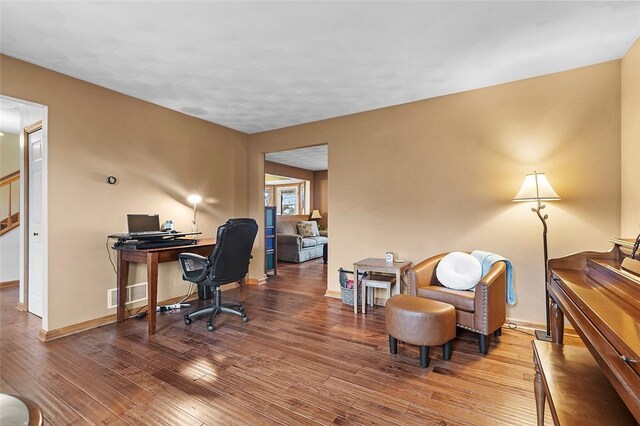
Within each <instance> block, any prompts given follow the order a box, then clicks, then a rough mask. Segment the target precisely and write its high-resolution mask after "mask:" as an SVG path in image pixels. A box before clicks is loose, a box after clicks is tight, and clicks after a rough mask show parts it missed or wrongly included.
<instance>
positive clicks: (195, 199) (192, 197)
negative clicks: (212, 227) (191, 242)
mask: <svg viewBox="0 0 640 426" xmlns="http://www.w3.org/2000/svg"><path fill="white" fill-rule="evenodd" d="M187 201H188V202H190V203H191V204H193V220H192V221H191V232H198V222H197V220H196V210H197V207H198V203H200V202H201V201H202V197H201V196H199V195H197V194H191V195H189V196H188V197H187Z"/></svg>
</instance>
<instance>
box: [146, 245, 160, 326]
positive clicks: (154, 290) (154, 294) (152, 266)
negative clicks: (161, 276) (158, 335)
mask: <svg viewBox="0 0 640 426" xmlns="http://www.w3.org/2000/svg"><path fill="white" fill-rule="evenodd" d="M147 302H148V308H149V334H154V333H155V332H156V305H157V304H158V253H156V252H150V253H147Z"/></svg>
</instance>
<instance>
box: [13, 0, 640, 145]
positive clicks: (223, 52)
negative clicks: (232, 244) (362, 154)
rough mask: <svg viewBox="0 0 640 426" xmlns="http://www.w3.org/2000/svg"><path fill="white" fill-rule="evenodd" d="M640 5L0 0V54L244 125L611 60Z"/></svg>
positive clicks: (295, 119) (281, 123)
mask: <svg viewBox="0 0 640 426" xmlns="http://www.w3.org/2000/svg"><path fill="white" fill-rule="evenodd" d="M639 23H640V2H573V1H571V2H552V1H542V2H478V1H476V2H392V1H387V2H367V1H359V2H325V1H318V2H270V1H258V2H212V1H183V2H163V1H157V2H149V1H140V2H138V1H121V2H95V1H92V2H77V1H62V2H59V1H50V2H42V1H37V2H27V1H2V2H1V3H0V26H1V32H0V37H1V38H0V40H1V41H0V51H2V52H3V53H5V54H7V55H9V56H13V57H16V58H19V59H23V60H25V61H28V62H32V63H35V64H37V65H41V66H43V67H46V68H50V69H53V70H55V71H59V72H61V73H64V74H68V75H71V76H74V77H77V78H80V79H82V80H86V81H89V82H92V83H95V84H98V85H100V86H104V87H107V88H110V89H113V90H116V91H119V92H122V93H126V94H129V95H131V96H135V97H137V98H141V99H144V100H147V101H150V102H153V103H156V104H159V105H163V106H166V107H168V108H171V109H174V110H177V111H182V112H184V113H186V114H189V115H193V116H196V117H200V118H203V119H205V120H208V121H212V122H215V123H218V124H221V125H224V126H227V127H230V128H233V129H237V130H241V131H244V132H247V133H255V132H260V131H264V130H270V129H275V128H281V127H286V126H291V125H295V124H300V123H306V122H311V121H316V120H320V119H326V118H331V117H336V116H341V115H346V114H351V113H356V112H361V111H366V110H371V109H375V108H380V107H386V106H391V105H397V104H401V103H406V102H410V101H415V100H420V99H426V98H431V97H434V96H440V95H445V94H449V93H455V92H460V91H464V90H469V89H475V88H479V87H486V86H490V85H494V84H498V83H504V82H508V81H513V80H518V79H523V78H527V77H532V76H536V75H542V74H548V73H552V72H557V71H562V70H567V69H571V68H576V67H580V66H584V65H589V64H594V63H598V62H603V61H608V60H612V59H618V58H620V57H622V56H623V55H624V53H625V52H626V51H627V50H628V48H629V47H630V46H631V44H632V43H633V42H634V40H636V39H637V38H638V37H639V36H640V25H639Z"/></svg>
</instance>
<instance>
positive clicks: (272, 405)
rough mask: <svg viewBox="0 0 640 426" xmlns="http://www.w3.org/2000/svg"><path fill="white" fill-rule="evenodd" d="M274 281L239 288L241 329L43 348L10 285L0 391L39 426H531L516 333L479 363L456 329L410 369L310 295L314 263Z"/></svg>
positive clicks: (136, 331) (318, 276)
mask: <svg viewBox="0 0 640 426" xmlns="http://www.w3.org/2000/svg"><path fill="white" fill-rule="evenodd" d="M278 273H279V276H278V277H275V278H270V279H269V283H268V284H267V285H265V286H260V287H255V286H248V287H247V288H246V303H245V308H246V311H247V313H248V314H249V317H250V319H251V321H250V322H249V323H247V324H243V323H242V322H241V320H240V318H239V317H237V316H234V315H223V316H222V317H220V318H219V319H218V320H217V322H216V327H217V328H216V330H215V331H214V332H212V333H209V332H207V329H206V326H205V323H206V320H205V319H198V320H196V321H194V323H193V324H192V325H191V326H185V325H184V323H183V321H182V316H183V315H184V311H183V312H177V311H175V312H171V313H168V314H161V315H158V333H157V334H155V335H154V336H152V337H149V336H147V333H146V322H145V321H140V320H135V319H130V320H127V321H125V322H124V323H122V324H111V325H107V326H103V327H100V328H98V329H95V330H90V331H87V332H83V333H79V334H76V335H73V336H69V337H66V338H62V339H58V340H54V341H51V342H49V343H41V342H39V341H38V340H37V339H36V336H37V332H38V328H39V326H40V321H39V319H38V318H36V317H33V316H31V315H28V314H25V313H22V312H18V311H17V310H15V309H14V307H15V305H16V302H17V291H18V290H17V288H5V289H1V290H0V297H1V301H0V305H1V306H0V324H1V325H0V332H1V335H0V345H1V349H0V352H1V358H0V362H1V367H0V368H1V370H0V379H1V380H0V387H1V391H2V392H5V393H10V394H20V395H22V396H24V397H26V398H29V399H31V400H33V401H34V402H36V403H37V404H38V405H39V406H40V407H41V409H42V411H43V414H44V417H45V422H46V424H53V425H66V424H73V425H76V424H102V423H105V424H131V425H141V424H144V425H147V424H149V425H151V424H153V425H156V424H157V425H201V424H208V425H227V424H228V425H236V424H250V425H261V424H286V425H298V424H331V423H336V424H364V425H372V424H391V425H425V424H438V425H492V426H493V425H520V424H535V422H536V418H535V404H534V396H533V382H532V380H533V362H532V351H531V345H530V341H531V337H530V336H528V335H525V334H522V333H520V332H516V331H512V330H508V329H505V330H504V331H503V333H502V336H501V337H499V338H497V339H490V348H489V354H488V355H486V356H484V357H482V356H481V355H480V354H479V353H478V348H477V340H476V338H475V337H474V335H473V334H471V333H467V332H464V331H461V332H459V336H458V338H457V339H456V340H455V342H454V343H453V357H452V359H451V361H444V360H443V359H442V352H441V350H440V349H436V348H434V350H432V351H431V357H432V360H431V364H430V366H429V368H427V369H421V368H420V367H419V364H420V363H419V353H418V350H417V348H415V347H411V346H408V345H400V347H399V354H398V355H390V354H389V349H388V342H387V335H386V334H385V327H384V317H383V308H381V307H376V308H374V309H373V311H372V312H368V313H367V315H366V316H365V317H363V316H361V315H360V314H358V315H357V316H354V314H353V312H352V310H351V308H350V307H349V306H346V305H343V304H342V302H341V301H340V300H339V299H331V298H326V297H323V294H324V291H325V281H324V279H325V278H324V277H325V274H326V265H324V264H323V263H322V261H321V260H320V261H311V262H306V263H304V264H302V265H299V266H298V265H294V264H286V263H282V264H279V265H278ZM330 273H333V272H331V271H330ZM336 273H337V272H336ZM185 288H186V286H185ZM239 297H240V290H239V289H234V290H230V291H227V292H225V293H224V294H223V301H224V300H238V299H239ZM547 422H548V424H552V422H551V419H550V418H547Z"/></svg>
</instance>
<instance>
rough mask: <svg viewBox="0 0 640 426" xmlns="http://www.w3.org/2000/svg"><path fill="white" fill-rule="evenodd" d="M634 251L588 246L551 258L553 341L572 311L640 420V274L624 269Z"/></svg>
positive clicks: (582, 335) (549, 281)
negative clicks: (598, 249)
mask: <svg viewBox="0 0 640 426" xmlns="http://www.w3.org/2000/svg"><path fill="white" fill-rule="evenodd" d="M628 254H629V251H628V250H627V249H626V248H624V247H623V245H622V244H620V243H619V242H616V244H615V246H614V247H613V249H612V250H611V251H610V252H608V253H598V252H590V251H585V252H581V253H576V254H573V255H570V256H566V257H563V258H559V259H551V260H549V276H548V278H547V288H548V289H549V294H550V297H551V305H550V317H551V332H552V333H551V334H552V337H553V342H554V343H557V344H562V342H563V331H564V316H567V318H568V319H569V321H570V322H571V324H572V325H573V327H574V328H575V330H576V332H577V333H578V335H579V336H580V338H581V339H582V341H583V342H584V344H585V346H586V347H587V349H588V350H589V352H590V353H591V355H592V356H593V358H594V359H595V361H596V362H597V363H598V365H599V366H600V368H601V369H602V372H603V373H604V375H605V376H606V378H607V379H608V380H609V382H610V383H611V385H612V386H613V388H614V389H615V390H616V392H617V393H618V395H619V396H620V398H621V399H622V401H624V404H625V405H626V406H627V408H628V409H629V411H631V413H632V414H633V416H634V417H635V419H636V420H637V421H639V422H640V392H638V390H640V276H639V275H636V274H633V273H631V272H628V271H627V270H625V269H622V268H621V265H622V263H623V261H624V259H625V258H628Z"/></svg>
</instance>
